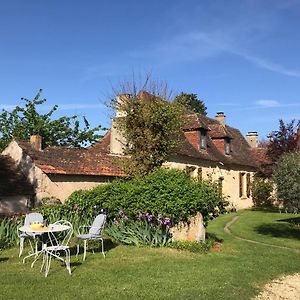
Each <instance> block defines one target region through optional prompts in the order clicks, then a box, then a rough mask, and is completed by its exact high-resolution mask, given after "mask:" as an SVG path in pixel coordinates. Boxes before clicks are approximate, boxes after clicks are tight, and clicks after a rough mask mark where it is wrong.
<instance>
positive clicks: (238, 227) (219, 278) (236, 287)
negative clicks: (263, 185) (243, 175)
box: [0, 211, 300, 299]
mask: <svg viewBox="0 0 300 300" xmlns="http://www.w3.org/2000/svg"><path fill="white" fill-rule="evenodd" d="M238 214H239V219H238V221H237V222H236V223H234V224H233V225H232V228H231V229H232V232H233V233H234V234H238V235H239V236H241V237H245V238H248V239H250V238H251V239H253V240H258V241H263V242H266V243H269V244H276V245H283V246H287V245H288V246H289V247H290V248H295V249H299V248H300V237H299V227H297V226H294V227H289V226H286V222H281V221H277V220H281V219H290V218H292V217H293V218H295V217H298V218H299V215H298V216H295V215H287V214H275V213H267V212H260V211H255V212H252V211H244V212H242V213H238ZM235 215H236V214H230V215H224V216H221V217H219V218H218V219H216V220H214V221H212V222H211V223H210V225H209V228H208V232H209V233H211V234H215V235H216V236H217V237H218V238H220V239H223V245H222V248H223V251H222V252H221V253H210V254H207V255H199V254H191V253H188V252H184V251H182V252H179V251H176V250H173V249H166V248H161V249H151V248H136V247H126V246H117V247H112V248H111V249H110V250H109V251H108V252H107V256H106V259H103V257H102V255H101V253H99V252H98V253H95V255H92V254H91V253H88V255H87V260H86V261H85V262H82V261H81V260H80V259H82V256H80V257H79V258H80V259H79V260H77V259H76V257H75V256H72V272H73V273H72V275H71V276H70V275H69V274H68V273H67V270H66V268H64V267H63V266H61V265H60V263H58V262H56V261H53V263H52V264H51V269H50V272H49V276H48V277H47V278H44V277H43V275H42V274H40V272H39V266H40V262H39V263H37V264H36V265H35V267H34V268H33V269H31V268H30V262H26V263H25V264H22V262H21V260H20V259H19V258H18V255H17V253H18V249H17V248H14V249H9V250H5V251H3V252H1V253H0V282H1V289H0V299H39V298H40V299H251V298H252V297H253V296H255V295H256V294H258V292H259V288H261V287H262V285H263V284H264V283H266V282H267V281H269V280H270V279H272V278H274V277H276V276H279V275H282V274H290V273H294V272H300V259H299V258H300V254H299V253H294V252H292V251H289V250H283V249H278V248H273V247H270V246H265V245H259V244H251V243H248V242H246V241H242V240H238V239H235V238H234V236H232V235H228V234H225V233H224V231H223V227H224V225H225V224H226V223H227V222H228V221H230V220H231V219H232V218H233V217H234V216H235ZM268 224H269V225H270V226H269V227H268V226H267V225H268ZM273 224H280V225H281V224H282V225H283V226H284V227H283V228H285V229H284V230H281V231H280V226H279V227H278V228H277V227H276V226H277V225H276V226H275V227H276V228H277V229H278V230H279V231H280V232H281V234H280V236H276V235H275V234H274V225H273ZM287 224H290V223H287ZM262 225H263V227H260V226H262ZM255 228H260V230H257V229H255ZM261 228H262V229H263V230H261ZM266 228H267V229H268V228H271V229H272V228H273V230H270V229H268V230H267V229H266ZM294 230H296V231H295V232H294ZM275 232H277V231H275ZM277 235H278V234H277Z"/></svg>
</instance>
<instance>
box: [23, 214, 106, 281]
mask: <svg viewBox="0 0 300 300" xmlns="http://www.w3.org/2000/svg"><path fill="white" fill-rule="evenodd" d="M105 221H106V215H105V214H99V215H98V216H97V217H96V218H95V220H94V222H93V224H92V225H91V226H80V227H79V232H81V231H82V230H86V232H88V233H79V234H77V235H76V238H77V240H78V242H79V241H83V244H84V247H83V249H84V252H83V260H85V259H86V250H87V245H88V241H92V240H93V241H100V242H101V250H102V254H103V256H104V257H105V252H104V243H103V238H102V233H103V228H104V225H105ZM18 231H19V237H20V252H19V257H21V255H22V253H23V250H24V242H25V239H26V240H28V241H29V244H30V248H31V252H30V253H29V254H28V255H27V256H25V257H24V258H23V263H25V261H26V259H28V258H29V257H34V260H33V262H32V263H31V267H33V266H34V264H35V262H36V261H37V260H38V259H39V258H40V257H42V259H43V261H42V266H41V272H42V271H43V269H45V277H47V276H48V273H49V270H50V265H51V259H52V258H56V259H59V260H61V261H62V262H64V263H65V265H66V268H67V270H68V272H69V274H71V267H70V256H71V253H70V245H69V243H70V239H71V237H72V236H73V225H72V224H71V223H70V222H68V221H66V220H60V221H57V222H55V223H53V224H49V225H46V224H45V220H44V218H43V215H42V214H40V213H29V214H27V215H26V216H25V221H24V225H23V226H21V227H20V228H19V229H18ZM32 242H33V243H34V244H33V243H32ZM39 242H41V243H42V246H41V248H40V249H39V248H38V244H39ZM79 250H80V247H79V243H78V244H77V253H76V256H78V254H79Z"/></svg>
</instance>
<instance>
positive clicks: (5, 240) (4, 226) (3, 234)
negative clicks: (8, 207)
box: [0, 216, 24, 249]
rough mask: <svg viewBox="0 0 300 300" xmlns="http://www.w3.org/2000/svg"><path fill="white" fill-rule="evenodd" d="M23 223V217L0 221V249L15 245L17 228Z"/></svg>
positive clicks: (17, 236)
mask: <svg viewBox="0 0 300 300" xmlns="http://www.w3.org/2000/svg"><path fill="white" fill-rule="evenodd" d="M23 222H24V217H23V216H16V217H10V218H3V219H0V249H4V248H8V247H10V246H13V245H16V244H17V242H18V240H19V235H18V228H19V227H20V226H22V225H23Z"/></svg>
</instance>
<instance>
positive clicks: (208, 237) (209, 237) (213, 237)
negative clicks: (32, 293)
mask: <svg viewBox="0 0 300 300" xmlns="http://www.w3.org/2000/svg"><path fill="white" fill-rule="evenodd" d="M206 240H212V241H216V242H218V243H222V242H223V240H222V239H220V238H218V237H217V235H216V234H214V233H210V232H206Z"/></svg>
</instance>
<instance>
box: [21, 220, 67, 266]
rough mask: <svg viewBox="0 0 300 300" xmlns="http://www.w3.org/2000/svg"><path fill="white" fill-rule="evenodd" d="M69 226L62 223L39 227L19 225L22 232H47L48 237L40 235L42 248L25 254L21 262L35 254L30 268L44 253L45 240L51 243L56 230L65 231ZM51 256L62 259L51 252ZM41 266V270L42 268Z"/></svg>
mask: <svg viewBox="0 0 300 300" xmlns="http://www.w3.org/2000/svg"><path fill="white" fill-rule="evenodd" d="M70 228H71V226H68V225H62V224H49V225H48V226H45V227H41V228H39V229H33V228H31V227H30V225H24V226H21V227H20V228H19V230H20V231H22V232H29V233H33V234H37V233H39V234H41V233H43V234H47V236H48V239H47V238H45V236H44V237H42V243H43V244H42V249H41V250H39V251H37V252H35V253H31V254H29V255H27V256H25V257H24V258H23V263H25V260H26V259H27V258H29V257H32V256H35V259H34V261H33V262H32V264H31V268H32V267H33V265H34V263H35V262H36V261H37V260H38V258H39V257H40V256H41V255H42V254H45V250H46V249H47V241H50V242H51V244H52V241H53V240H56V237H55V233H58V232H62V231H65V230H69V229H70ZM47 255H52V254H51V252H47ZM53 256H55V257H56V258H58V259H60V260H62V261H64V260H63V259H62V258H61V257H58V256H56V255H54V254H53ZM43 265H44V258H43ZM43 265H42V268H43ZM42 268H41V270H42Z"/></svg>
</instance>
